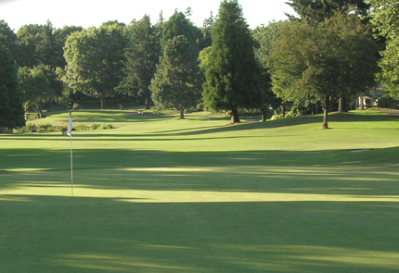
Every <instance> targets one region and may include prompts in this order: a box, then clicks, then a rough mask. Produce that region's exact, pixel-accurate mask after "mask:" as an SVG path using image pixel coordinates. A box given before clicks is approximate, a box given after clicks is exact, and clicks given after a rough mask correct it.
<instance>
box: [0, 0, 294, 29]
mask: <svg viewBox="0 0 399 273" xmlns="http://www.w3.org/2000/svg"><path fill="white" fill-rule="evenodd" d="M284 2H286V0H239V3H240V4H241V6H242V8H243V13H244V17H245V18H246V19H247V23H248V24H249V26H250V28H251V29H253V28H255V27H256V26H258V25H261V24H264V25H267V24H268V23H269V21H273V20H276V21H278V20H284V19H286V16H285V14H284V12H287V13H290V14H293V10H292V9H291V8H290V7H289V6H288V5H287V4H285V3H284ZM219 5H220V0H139V1H137V0H112V1H106V0H0V20H5V21H6V22H7V23H8V25H9V26H10V28H11V29H14V30H15V32H16V31H17V30H18V29H19V28H20V27H21V26H23V25H27V24H45V23H46V21H47V20H50V21H51V22H52V23H53V26H54V27H56V28H62V27H63V26H65V25H68V26H70V25H74V26H82V27H84V28H87V27H90V26H96V27H98V26H100V25H101V24H102V23H104V22H106V21H109V20H118V21H119V22H123V23H126V24H129V23H130V22H131V21H132V20H133V19H137V20H139V19H141V18H142V17H143V16H144V14H148V15H150V17H151V22H152V23H153V24H155V23H156V22H157V21H158V18H159V14H160V11H162V12H163V16H164V18H165V20H167V19H168V18H169V17H170V16H171V15H172V14H173V12H174V11H175V9H177V10H178V11H183V12H184V11H186V9H187V7H191V9H192V12H193V15H192V16H191V18H190V19H191V21H192V22H193V23H194V24H195V25H196V26H197V27H201V26H202V23H203V21H204V19H206V18H208V17H209V16H210V13H211V11H212V12H213V15H216V14H217V12H218V9H219Z"/></svg>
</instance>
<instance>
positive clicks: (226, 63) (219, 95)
mask: <svg viewBox="0 0 399 273" xmlns="http://www.w3.org/2000/svg"><path fill="white" fill-rule="evenodd" d="M253 46H254V43H253V39H252V37H251V33H250V30H249V27H248V24H247V22H246V20H245V18H244V17H243V12H242V8H241V6H240V5H239V4H238V1H226V0H225V1H222V2H221V4H220V7H219V14H218V18H217V19H216V21H215V23H214V25H213V28H212V46H211V48H210V50H209V52H207V53H206V55H208V56H207V57H206V58H205V59H206V64H205V63H203V64H202V66H203V67H204V68H205V76H206V83H205V84H204V92H203V97H204V102H205V103H206V105H207V106H208V107H209V108H210V109H214V110H221V109H223V110H232V113H233V114H232V122H238V121H239V118H238V114H237V109H238V107H249V108H251V107H254V106H256V104H257V101H258V100H259V97H260V92H259V76H260V73H261V72H260V67H259V64H258V62H257V60H256V58H255V53H254V48H253ZM202 59H203V60H205V59H204V58H202Z"/></svg>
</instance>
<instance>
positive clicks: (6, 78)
mask: <svg viewBox="0 0 399 273" xmlns="http://www.w3.org/2000/svg"><path fill="white" fill-rule="evenodd" d="M8 45H9V43H8V42H7V40H6V38H5V37H4V36H3V35H2V34H0V127H7V128H16V127H20V126H23V125H25V120H24V111H23V107H22V93H21V92H20V89H19V87H18V79H17V66H16V64H15V61H14V58H13V55H12V53H11V50H10V49H9V47H8Z"/></svg>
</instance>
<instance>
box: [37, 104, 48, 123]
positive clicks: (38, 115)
mask: <svg viewBox="0 0 399 273" xmlns="http://www.w3.org/2000/svg"><path fill="white" fill-rule="evenodd" d="M36 113H37V119H41V118H45V117H46V116H45V115H44V113H43V111H42V106H41V105H40V103H39V102H36Z"/></svg>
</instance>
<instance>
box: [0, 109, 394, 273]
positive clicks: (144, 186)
mask: <svg viewBox="0 0 399 273" xmlns="http://www.w3.org/2000/svg"><path fill="white" fill-rule="evenodd" d="M47 114H48V117H46V118H45V119H42V120H34V121H30V123H34V124H36V125H37V124H40V123H42V124H51V125H52V126H61V127H62V126H67V122H68V113H67V112H49V113H47ZM72 118H73V123H74V126H75V127H77V126H78V125H79V124H83V125H87V126H90V125H92V124H110V125H112V129H98V130H82V131H73V132H72V138H70V137H68V136H65V135H62V134H61V133H60V132H41V133H37V132H34V133H21V134H0V272H1V273H27V272H29V273H64V272H65V273H66V272H68V273H69V272H71V273H72V272H73V273H75V272H79V273H80V272H93V273H96V272H98V273H102V272H104V273H114V272H140V273H141V272H143V273H147V272H148V273H179V272H181V273H183V272H194V273H199V272H201V273H202V272H203V273H235V272H237V273H246V272H282V273H302V272H303V273H319V272H323V273H329V272H331V273H337V272H339V273H349V272H362V273H367V272H370V273H380V272H384V273H385V272H390V273H391V272H392V273H396V272H399V232H398V231H399V119H397V118H396V117H394V116H391V115H388V114H385V113H380V112H377V111H352V112H349V113H344V114H338V113H333V114H331V115H330V116H329V127H330V129H328V130H322V129H321V127H322V123H321V122H322V116H320V115H313V116H302V117H297V118H288V119H280V120H275V121H270V120H268V121H267V122H253V120H250V119H248V120H247V121H245V117H242V120H243V121H244V122H242V123H240V124H235V125H230V124H229V117H228V116H225V115H216V114H213V115H211V114H206V113H203V112H201V113H191V114H187V115H186V118H185V119H184V120H179V119H178V116H177V114H174V113H167V114H165V113H164V114H154V113H152V112H151V111H149V112H146V111H144V113H141V112H137V111H136V110H125V111H121V110H78V111H74V112H72ZM100 127H101V126H100ZM71 147H72V151H73V153H72V155H73V184H72V183H71V182H72V181H71V158H70V156H71Z"/></svg>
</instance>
